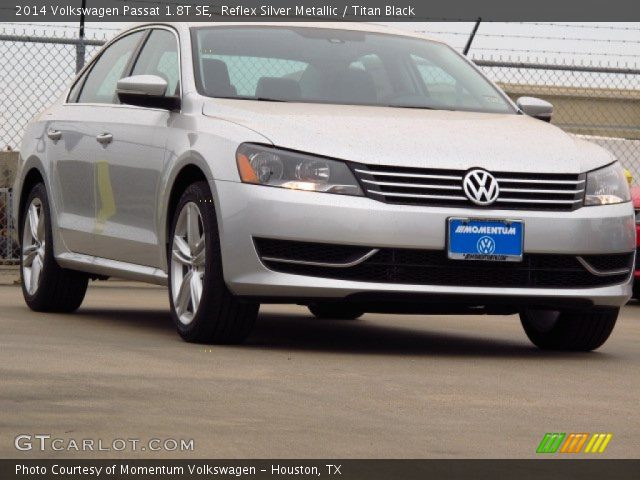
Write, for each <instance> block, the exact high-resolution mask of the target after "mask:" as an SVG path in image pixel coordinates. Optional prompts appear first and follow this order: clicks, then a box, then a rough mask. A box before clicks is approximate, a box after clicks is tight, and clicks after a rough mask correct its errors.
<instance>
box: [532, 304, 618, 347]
mask: <svg viewBox="0 0 640 480" xmlns="http://www.w3.org/2000/svg"><path fill="white" fill-rule="evenodd" d="M618 312H619V309H618V308H607V309H592V310H587V311H583V312H564V311H561V312H557V311H552V310H528V311H525V312H522V313H521V314H520V320H521V322H522V326H523V327H524V331H525V333H526V334H527V337H529V340H531V342H532V343H533V344H534V345H536V346H537V347H538V348H540V349H542V350H569V351H571V350H572V351H582V352H588V351H591V350H595V349H597V348H598V347H600V346H601V345H602V344H603V343H604V342H606V340H607V339H608V338H609V335H611V332H612V331H613V327H614V326H615V324H616V320H617V319H618Z"/></svg>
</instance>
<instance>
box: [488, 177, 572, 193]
mask: <svg viewBox="0 0 640 480" xmlns="http://www.w3.org/2000/svg"><path fill="white" fill-rule="evenodd" d="M498 181H499V180H498ZM500 191H501V192H506V193H519V192H527V193H553V194H555V193H557V194H562V195H575V194H577V193H582V192H584V188H582V189H580V190H545V189H531V190H530V189H528V188H527V189H523V188H501V189H500Z"/></svg>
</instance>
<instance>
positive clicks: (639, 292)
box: [633, 254, 640, 301]
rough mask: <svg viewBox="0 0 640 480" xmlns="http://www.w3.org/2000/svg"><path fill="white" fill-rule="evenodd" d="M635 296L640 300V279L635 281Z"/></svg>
mask: <svg viewBox="0 0 640 480" xmlns="http://www.w3.org/2000/svg"><path fill="white" fill-rule="evenodd" d="M639 255H640V254H639ZM633 298H635V299H636V300H638V301H640V279H635V280H634V282H633Z"/></svg>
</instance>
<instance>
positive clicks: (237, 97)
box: [213, 95, 290, 102]
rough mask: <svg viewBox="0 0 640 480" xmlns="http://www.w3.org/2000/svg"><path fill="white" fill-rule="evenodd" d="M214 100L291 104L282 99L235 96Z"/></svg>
mask: <svg viewBox="0 0 640 480" xmlns="http://www.w3.org/2000/svg"><path fill="white" fill-rule="evenodd" d="M213 98H223V99H225V100H256V101H258V102H289V101H290V100H282V99H280V98H269V97H244V96H240V95H238V96H235V97H213Z"/></svg>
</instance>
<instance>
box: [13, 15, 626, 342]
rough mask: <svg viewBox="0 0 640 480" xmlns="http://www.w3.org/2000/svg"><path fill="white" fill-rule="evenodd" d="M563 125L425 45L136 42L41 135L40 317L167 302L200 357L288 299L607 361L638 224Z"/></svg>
mask: <svg viewBox="0 0 640 480" xmlns="http://www.w3.org/2000/svg"><path fill="white" fill-rule="evenodd" d="M551 113H552V107H551V105H549V104H548V103H546V102H544V101H541V100H536V99H532V98H521V99H520V100H518V102H517V103H513V102H512V101H511V100H510V99H509V98H508V97H507V96H506V95H505V94H504V92H502V91H501V90H500V89H499V88H498V87H497V86H496V85H494V84H493V83H491V81H489V80H488V79H487V78H486V77H485V76H484V75H483V74H482V73H481V72H480V71H479V70H478V69H477V68H476V67H475V66H474V65H473V64H472V63H471V62H469V61H468V60H467V59H466V58H464V57H463V56H461V55H460V54H458V53H456V52H455V51H454V50H453V49H452V48H450V47H448V46H447V45H445V44H443V43H440V42H437V41H433V40H429V39H426V38H424V37H422V36H421V35H418V34H414V33H409V32H406V31H396V30H389V29H386V28H384V27H377V26H365V25H347V24H339V25H334V24H320V25H318V24H315V25H314V24H308V23H301V24H255V23H252V24H233V25H231V24H229V25H212V24H175V25H173V24H149V25H142V26H138V27H135V28H132V29H130V30H127V31H125V32H123V33H122V34H120V35H119V36H117V37H116V38H115V39H113V40H112V41H111V42H109V43H108V44H107V45H106V46H105V47H104V48H103V49H102V50H101V51H100V53H99V54H97V55H96V56H95V58H94V59H93V60H92V61H91V62H90V63H89V64H88V65H87V66H86V67H85V68H84V69H83V70H82V71H81V72H80V74H79V75H78V77H77V79H76V80H75V81H74V83H73V84H72V86H71V88H70V90H69V91H68V92H67V93H65V94H64V96H63V97H62V98H61V99H60V100H59V101H58V102H57V103H56V104H55V105H53V106H52V107H51V108H49V109H48V110H46V111H45V112H43V113H42V114H41V115H40V116H38V117H37V118H36V119H35V120H34V121H33V122H32V123H31V124H30V125H29V126H28V128H27V129H26V133H25V136H24V140H23V143H22V148H21V152H20V153H21V160H20V169H19V174H18V177H17V181H16V185H15V190H14V191H15V192H16V198H17V199H18V200H17V201H16V202H15V209H14V216H15V219H16V221H17V222H18V225H19V226H20V240H21V245H22V268H21V272H22V285H23V293H24V297H25V299H26V302H27V304H28V305H29V307H31V308H32V309H33V310H36V311H45V312H47V311H49V312H51V311H73V310H75V309H77V308H78V307H79V306H80V304H81V303H82V300H83V298H84V295H85V291H86V288H87V282H88V280H89V279H96V278H97V279H100V278H105V277H108V276H118V277H124V278H129V279H133V280H142V281H147V282H152V283H157V284H162V285H168V289H169V299H170V304H171V312H172V316H173V319H174V321H175V324H176V326H177V329H178V332H179V333H180V335H181V336H182V337H183V338H184V339H185V340H188V341H194V342H218V343H230V342H239V341H242V340H243V339H245V338H246V337H247V335H248V334H249V333H250V331H251V327H252V325H253V323H254V321H255V319H256V316H257V313H258V307H259V305H260V303H268V302H272V303H274V302H275V303H287V302H288V303H297V304H301V305H306V306H308V307H309V309H310V311H311V312H312V313H313V314H314V315H315V316H317V317H322V318H325V317H326V318H334V319H353V318H356V317H358V316H360V315H362V314H363V313H364V312H402V313H439V314H441V313H488V314H513V313H519V314H520V317H521V321H522V324H523V326H524V329H525V331H526V333H527V335H528V336H529V338H530V339H531V340H532V341H533V343H535V344H536V345H537V346H539V347H541V348H546V349H575V350H590V349H594V348H597V347H598V346H600V345H601V344H602V343H603V342H604V341H605V340H606V339H607V337H608V336H609V334H610V333H611V330H612V329H613V326H614V324H615V322H616V318H617V316H618V310H619V308H620V306H621V305H623V304H624V303H625V302H626V301H627V299H628V298H629V296H630V293H631V276H632V267H633V262H634V252H635V226H634V216H633V208H632V206H631V203H630V195H629V188H628V186H627V182H626V181H625V178H624V174H623V171H622V169H621V168H620V165H619V164H618V163H617V161H616V159H615V158H613V157H612V156H611V155H610V154H609V153H607V152H606V151H605V150H602V149H601V148H599V147H597V146H594V145H592V144H589V143H585V142H584V141H581V140H578V139H575V138H573V137H571V136H569V135H567V134H565V133H564V132H562V131H561V130H559V129H558V128H556V127H554V126H551V125H550V124H549V123H548V121H549V120H550V118H551Z"/></svg>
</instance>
